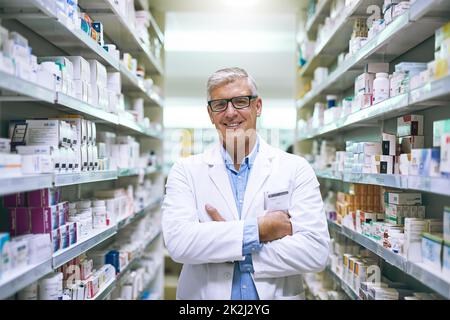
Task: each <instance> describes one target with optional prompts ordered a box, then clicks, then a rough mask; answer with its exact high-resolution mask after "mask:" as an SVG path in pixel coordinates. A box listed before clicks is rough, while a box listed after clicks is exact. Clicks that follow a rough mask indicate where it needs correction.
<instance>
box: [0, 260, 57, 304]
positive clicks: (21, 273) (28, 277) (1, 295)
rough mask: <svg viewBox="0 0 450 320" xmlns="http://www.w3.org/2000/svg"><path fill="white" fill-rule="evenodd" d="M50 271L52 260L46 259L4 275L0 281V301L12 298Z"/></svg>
mask: <svg viewBox="0 0 450 320" xmlns="http://www.w3.org/2000/svg"><path fill="white" fill-rule="evenodd" d="M52 271H53V269H52V259H48V260H45V261H44V262H41V263H39V264H35V265H31V266H27V267H26V268H24V269H20V270H17V271H16V272H14V273H12V274H8V275H7V276H6V275H4V276H3V278H1V280H0V299H6V298H8V297H10V296H12V295H13V294H15V293H16V292H17V291H19V290H22V289H23V288H25V287H26V286H28V285H30V284H32V283H33V282H35V281H37V280H39V279H40V278H42V277H43V276H45V275H46V274H48V273H50V272H52Z"/></svg>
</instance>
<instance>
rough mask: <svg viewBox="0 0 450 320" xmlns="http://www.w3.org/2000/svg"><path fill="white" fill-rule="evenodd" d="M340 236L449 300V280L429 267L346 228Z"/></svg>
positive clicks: (343, 227) (343, 228)
mask: <svg viewBox="0 0 450 320" xmlns="http://www.w3.org/2000/svg"><path fill="white" fill-rule="evenodd" d="M342 234H344V235H345V236H346V237H347V238H349V239H351V240H353V241H355V242H356V243H358V244H359V245H361V246H363V247H364V248H366V249H368V250H370V251H372V252H373V253H375V254H376V255H377V256H379V257H380V258H382V259H383V260H384V261H386V262H387V263H389V264H391V265H393V266H395V267H397V268H398V269H400V270H401V271H403V272H405V273H406V274H408V275H410V276H412V277H413V278H415V279H417V280H419V281H420V282H421V283H423V284H424V285H426V286H427V287H429V288H431V289H433V290H434V291H436V292H438V293H439V294H440V295H442V296H443V297H445V298H447V299H450V281H449V279H446V278H445V277H444V275H442V274H437V273H435V272H432V271H430V270H429V267H427V266H426V265H424V264H422V263H413V262H409V261H407V260H406V258H405V257H403V256H401V255H399V254H396V253H394V252H392V251H391V250H389V249H387V248H384V247H383V246H381V245H380V244H378V243H376V242H375V241H374V240H372V239H370V238H368V237H366V236H364V235H362V234H360V233H358V232H355V231H353V230H351V229H350V228H348V227H346V226H342Z"/></svg>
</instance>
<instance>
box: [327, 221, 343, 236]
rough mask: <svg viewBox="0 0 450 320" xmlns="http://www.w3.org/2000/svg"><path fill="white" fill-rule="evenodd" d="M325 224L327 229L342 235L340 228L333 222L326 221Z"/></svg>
mask: <svg viewBox="0 0 450 320" xmlns="http://www.w3.org/2000/svg"><path fill="white" fill-rule="evenodd" d="M327 223H328V227H329V228H330V229H333V230H334V231H336V232H338V233H342V226H341V225H340V224H337V223H336V222H335V221H332V220H328V219H327Z"/></svg>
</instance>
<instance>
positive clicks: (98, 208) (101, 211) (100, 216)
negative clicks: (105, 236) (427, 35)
mask: <svg viewBox="0 0 450 320" xmlns="http://www.w3.org/2000/svg"><path fill="white" fill-rule="evenodd" d="M92 224H93V228H94V229H97V228H106V227H107V226H108V220H107V213H106V204H105V201H104V200H94V201H93V202H92Z"/></svg>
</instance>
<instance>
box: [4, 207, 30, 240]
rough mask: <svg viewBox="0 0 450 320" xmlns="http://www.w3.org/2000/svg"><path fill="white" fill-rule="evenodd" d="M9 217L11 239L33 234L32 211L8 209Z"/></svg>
mask: <svg viewBox="0 0 450 320" xmlns="http://www.w3.org/2000/svg"><path fill="white" fill-rule="evenodd" d="M8 216H9V232H10V234H11V237H14V236H20V235H23V234H28V233H31V221H30V211H29V209H28V208H8Z"/></svg>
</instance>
